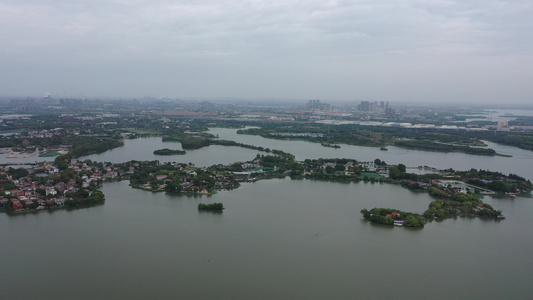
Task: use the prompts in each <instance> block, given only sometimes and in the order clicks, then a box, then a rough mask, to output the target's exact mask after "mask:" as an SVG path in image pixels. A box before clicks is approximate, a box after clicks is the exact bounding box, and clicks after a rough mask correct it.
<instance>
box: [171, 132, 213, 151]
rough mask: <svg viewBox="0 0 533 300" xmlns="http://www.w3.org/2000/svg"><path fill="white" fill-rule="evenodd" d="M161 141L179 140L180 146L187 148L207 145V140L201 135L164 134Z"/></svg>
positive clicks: (198, 147) (191, 148)
mask: <svg viewBox="0 0 533 300" xmlns="http://www.w3.org/2000/svg"><path fill="white" fill-rule="evenodd" d="M162 140H163V142H180V143H181V147H182V148H183V149H187V150H194V149H200V148H202V147H205V146H209V140H208V139H207V138H205V137H203V136H191V135H186V134H184V135H179V136H164V137H163V138H162Z"/></svg>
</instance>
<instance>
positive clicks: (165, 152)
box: [154, 148, 187, 155]
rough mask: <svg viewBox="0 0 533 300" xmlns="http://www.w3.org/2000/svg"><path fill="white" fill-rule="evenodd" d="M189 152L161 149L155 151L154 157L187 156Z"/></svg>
mask: <svg viewBox="0 0 533 300" xmlns="http://www.w3.org/2000/svg"><path fill="white" fill-rule="evenodd" d="M186 153H187V152H186V151H183V150H172V149H168V148H165V149H159V150H155V151H154V155H185V154H186Z"/></svg>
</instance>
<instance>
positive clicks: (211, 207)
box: [198, 202, 224, 211]
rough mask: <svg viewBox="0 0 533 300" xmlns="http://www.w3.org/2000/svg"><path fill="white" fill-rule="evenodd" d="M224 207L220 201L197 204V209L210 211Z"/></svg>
mask: <svg viewBox="0 0 533 300" xmlns="http://www.w3.org/2000/svg"><path fill="white" fill-rule="evenodd" d="M223 209H224V205H223V204H222V203H216V202H215V203H210V204H204V203H200V204H198V210H211V211H222V210H223Z"/></svg>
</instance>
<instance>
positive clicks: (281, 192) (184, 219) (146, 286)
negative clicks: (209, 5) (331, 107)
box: [0, 129, 533, 299]
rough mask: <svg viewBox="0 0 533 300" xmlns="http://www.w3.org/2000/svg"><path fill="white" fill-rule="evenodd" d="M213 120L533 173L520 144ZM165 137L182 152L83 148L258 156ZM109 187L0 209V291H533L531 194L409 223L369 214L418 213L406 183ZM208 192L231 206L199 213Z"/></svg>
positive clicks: (411, 162) (144, 155)
mask: <svg viewBox="0 0 533 300" xmlns="http://www.w3.org/2000/svg"><path fill="white" fill-rule="evenodd" d="M211 131H212V133H214V134H218V135H219V136H220V137H221V138H225V139H230V140H235V141H238V142H242V143H246V144H253V145H257V146H263V147H269V148H271V149H280V150H283V151H287V152H290V153H293V154H295V155H296V157H297V159H304V158H318V157H348V158H356V159H358V160H373V159H374V158H380V159H382V160H385V161H386V162H387V163H390V164H395V163H404V164H406V165H408V166H418V165H429V166H433V167H437V168H447V167H452V168H456V169H468V168H472V167H476V168H480V166H482V165H483V166H484V167H483V169H491V170H501V171H503V172H504V173H507V172H508V171H505V170H513V171H514V172H513V173H517V174H520V175H522V176H526V177H527V178H533V175H532V173H531V172H532V170H531V167H530V166H531V161H532V160H531V158H532V155H531V154H529V152H526V151H522V150H520V149H516V148H513V147H505V146H498V145H495V146H497V147H501V148H499V150H497V151H498V152H499V151H500V150H504V151H507V152H508V153H513V155H514V156H513V157H511V158H509V157H478V156H472V155H466V154H460V153H451V154H442V153H437V152H422V151H414V150H405V149H400V148H395V147H391V148H392V149H391V148H389V151H387V152H383V151H379V149H377V148H369V147H356V146H346V145H341V146H342V148H341V149H331V148H325V147H322V146H320V145H319V144H311V143H307V142H303V141H279V140H267V139H263V138H261V137H255V136H244V135H237V134H235V130H234V129H212V130H211ZM158 141H159V142H158ZM169 145H170V146H173V147H168V146H169ZM174 147H175V148H174ZM491 147H492V146H491ZM160 148H174V149H181V148H180V145H179V144H178V143H171V144H169V143H163V142H161V139H160V138H148V139H139V140H129V141H126V144H125V146H124V147H122V148H118V149H114V150H111V151H107V152H105V153H102V154H99V155H93V156H89V157H87V158H90V159H92V160H98V161H114V162H120V161H127V160H131V159H137V160H151V159H159V160H160V161H177V162H193V163H195V164H197V165H199V166H202V165H205V166H208V165H212V164H215V163H219V162H221V163H230V162H233V161H242V160H249V159H252V158H253V157H255V155H256V154H257V153H259V152H257V151H253V150H250V149H241V148H236V147H223V146H215V147H213V146H210V147H207V148H203V149H199V150H193V151H188V152H187V154H186V155H183V156H172V157H166V156H153V154H152V152H153V150H156V149H160ZM202 156H203V157H202ZM417 158H418V159H419V160H417ZM528 167H529V168H528ZM102 191H103V192H104V193H105V195H106V203H105V204H104V205H100V206H95V207H90V208H84V209H78V210H71V211H68V210H57V211H50V212H48V211H46V212H40V213H36V214H27V215H19V216H8V215H6V214H1V215H0V231H1V235H2V237H3V241H2V243H0V251H1V253H2V256H1V258H0V270H2V271H1V272H0V282H1V283H2V287H3V288H2V289H1V290H0V298H2V299H95V298H113V299H147V298H162V299H168V298H171V299H172V298H174V299H212V298H219V299H326V298H327V299H354V298H361V299H366V298H376V299H385V298H387V299H388V298H401V299H426V298H431V299H450V298H457V299H500V298H506V299H525V298H529V296H530V294H531V293H532V292H533V287H532V286H531V284H530V282H531V279H532V276H531V275H530V274H531V267H532V265H533V263H531V259H530V254H531V253H533V236H532V235H531V234H530V233H528V232H529V231H528V230H529V228H531V227H533V218H532V217H531V216H532V215H533V203H532V199H530V198H522V197H518V198H515V199H510V198H502V199H496V198H491V197H485V198H484V201H485V202H487V203H489V204H490V205H493V206H494V207H495V208H497V209H501V210H503V212H504V214H505V216H506V217H507V218H506V219H505V220H503V221H487V220H482V219H477V218H457V219H447V220H444V221H442V222H436V221H434V222H431V223H428V224H427V225H426V226H425V228H423V229H409V228H397V227H394V228H392V227H386V226H380V225H374V224H370V223H368V222H366V221H364V220H363V219H362V216H361V214H360V213H359V211H360V210H361V209H363V208H368V209H370V208H372V207H391V208H398V209H401V210H407V211H414V212H422V211H424V210H425V209H426V208H427V206H428V204H429V203H430V202H431V201H432V198H431V197H429V195H427V194H425V193H415V192H411V191H409V190H407V189H403V188H401V187H400V186H397V185H388V184H378V183H375V184H372V183H363V182H360V183H335V182H322V181H311V180H290V179H274V180H264V181H259V182H255V183H248V184H243V185H242V186H241V187H240V188H238V189H236V190H233V191H223V192H220V193H218V194H216V195H214V196H211V197H207V196H202V197H187V196H172V195H166V194H163V193H160V194H154V193H151V192H146V191H141V190H134V189H131V188H130V187H129V186H128V183H127V182H115V183H106V184H105V185H104V186H103V188H102ZM200 202H202V203H207V202H222V203H224V206H225V207H226V210H224V212H223V213H211V212H199V211H198V210H197V205H198V203H200Z"/></svg>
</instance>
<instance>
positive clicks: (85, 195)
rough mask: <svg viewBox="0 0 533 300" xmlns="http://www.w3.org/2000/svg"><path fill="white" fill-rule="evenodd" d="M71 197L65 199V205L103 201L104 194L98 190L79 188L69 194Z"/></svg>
mask: <svg viewBox="0 0 533 300" xmlns="http://www.w3.org/2000/svg"><path fill="white" fill-rule="evenodd" d="M69 196H70V197H72V198H71V199H68V200H65V206H67V207H76V206H85V205H92V204H99V203H103V202H105V195H104V193H102V192H101V191H99V190H93V191H89V190H85V189H79V190H78V191H77V192H76V193H73V194H69Z"/></svg>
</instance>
